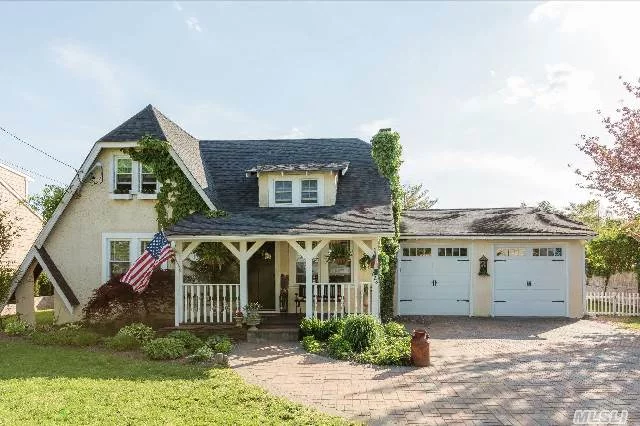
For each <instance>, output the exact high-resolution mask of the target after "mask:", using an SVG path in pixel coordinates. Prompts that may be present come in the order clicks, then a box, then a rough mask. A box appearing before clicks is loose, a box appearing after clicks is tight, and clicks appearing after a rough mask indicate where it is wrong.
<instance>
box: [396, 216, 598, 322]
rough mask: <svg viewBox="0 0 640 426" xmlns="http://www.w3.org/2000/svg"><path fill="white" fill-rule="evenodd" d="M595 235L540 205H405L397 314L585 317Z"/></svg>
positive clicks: (399, 255)
mask: <svg viewBox="0 0 640 426" xmlns="http://www.w3.org/2000/svg"><path fill="white" fill-rule="evenodd" d="M593 236H594V234H593V232H592V231H591V230H589V229H588V228H587V227H586V226H585V225H583V224H581V223H578V222H575V221H572V220H570V219H569V218H567V217H565V216H562V215H558V214H554V213H549V212H544V211H541V210H539V209H537V208H503V209H447V210H439V209H430V210H408V211H405V212H404V213H403V218H402V222H401V241H400V251H399V254H398V275H397V293H396V295H395V296H396V298H395V300H396V305H395V306H396V313H397V314H399V315H471V316H496V317H500V316H518V317H527V316H532V317H558V316H568V317H581V316H582V315H583V314H584V299H585V288H584V285H585V256H584V244H585V243H586V242H587V241H588V240H589V239H590V238H592V237H593Z"/></svg>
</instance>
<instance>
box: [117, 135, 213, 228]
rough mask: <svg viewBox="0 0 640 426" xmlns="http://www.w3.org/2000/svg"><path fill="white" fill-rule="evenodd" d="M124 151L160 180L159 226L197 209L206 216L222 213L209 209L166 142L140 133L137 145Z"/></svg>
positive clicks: (157, 206)
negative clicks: (149, 169) (140, 136)
mask: <svg viewBox="0 0 640 426" xmlns="http://www.w3.org/2000/svg"><path fill="white" fill-rule="evenodd" d="M123 152H124V153H126V154H128V155H129V156H131V158H132V159H133V160H135V161H139V162H140V163H142V164H143V165H145V166H147V167H149V168H151V170H153V173H154V174H155V176H156V179H157V180H158V182H160V184H161V186H160V191H159V192H158V199H157V202H156V205H155V209H156V214H157V215H158V227H159V228H160V229H163V228H166V227H168V226H170V225H173V224H175V223H176V222H178V221H179V220H180V219H184V218H185V217H187V216H189V215H191V214H193V213H196V212H199V213H203V214H205V215H207V216H216V215H220V214H222V213H221V212H218V211H212V210H209V208H208V207H207V205H206V204H205V202H204V201H203V200H202V197H200V194H198V192H197V191H196V190H195V188H194V187H193V185H192V184H191V182H190V181H189V179H187V177H186V176H185V175H184V173H183V172H182V170H181V169H180V167H178V165H177V164H176V162H175V161H174V160H173V158H172V157H171V154H170V153H169V144H168V143H167V142H165V141H162V140H159V139H156V138H153V137H151V136H143V137H142V138H141V139H140V141H139V143H138V146H136V147H134V148H125V149H123Z"/></svg>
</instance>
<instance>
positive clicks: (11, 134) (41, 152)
mask: <svg viewBox="0 0 640 426" xmlns="http://www.w3.org/2000/svg"><path fill="white" fill-rule="evenodd" d="M0 130H2V131H3V132H5V133H6V134H7V135H9V136H11V137H12V138H14V139H15V140H17V141H18V142H21V143H23V144H25V145H27V146H28V147H29V148H31V149H34V150H36V151H38V152H39V153H40V154H43V155H46V156H47V157H49V158H51V159H52V160H54V161H57V162H58V163H60V164H62V165H65V166H67V167H69V168H71V169H73V170H75V172H76V173H78V169H76V168H75V167H73V166H72V165H70V164H68V163H65V162H64V161H62V160H58V159H57V158H56V157H54V156H53V155H51V154H49V153H48V152H45V151H43V150H41V149H40V148H38V147H37V146H34V145H31V144H30V143H29V142H26V141H24V140H22V139H20V138H19V137H17V136H16V135H14V134H13V133H11V132H10V131H8V130H7V129H5V128H4V127H2V126H0ZM34 174H36V173H34ZM41 177H42V176H41ZM47 179H48V178H47Z"/></svg>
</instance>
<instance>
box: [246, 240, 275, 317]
mask: <svg viewBox="0 0 640 426" xmlns="http://www.w3.org/2000/svg"><path fill="white" fill-rule="evenodd" d="M275 251H276V250H275V243H274V242H273V241H270V242H266V243H264V244H263V245H262V247H260V249H259V250H258V251H257V252H256V253H255V254H254V255H253V256H251V259H249V262H248V275H249V276H248V278H249V282H248V285H249V302H250V303H253V302H258V303H260V306H262V309H265V310H273V309H275V308H276V269H275V268H276V257H275Z"/></svg>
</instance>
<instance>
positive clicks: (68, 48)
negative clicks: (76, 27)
mask: <svg viewBox="0 0 640 426" xmlns="http://www.w3.org/2000/svg"><path fill="white" fill-rule="evenodd" d="M52 50H53V53H54V54H55V56H56V62H57V63H58V65H60V66H61V67H63V68H65V69H67V70H69V71H70V72H72V73H73V74H74V75H76V76H78V77H80V78H84V79H87V80H92V81H94V82H95V83H96V84H97V85H98V87H99V89H100V92H101V93H102V95H103V97H104V99H105V100H106V101H107V102H108V103H109V104H111V105H112V106H115V105H117V104H118V103H119V102H120V101H121V100H122V98H123V95H124V92H123V89H122V86H121V84H120V80H121V79H120V78H119V76H118V74H119V72H118V70H117V69H116V67H115V66H114V65H113V64H112V63H111V62H110V61H109V60H108V59H107V58H106V57H104V56H102V55H100V54H99V53H97V52H94V51H92V50H91V49H89V48H88V47H86V46H81V45H79V44H75V43H71V42H67V43H61V44H56V45H54V46H53V47H52Z"/></svg>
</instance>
